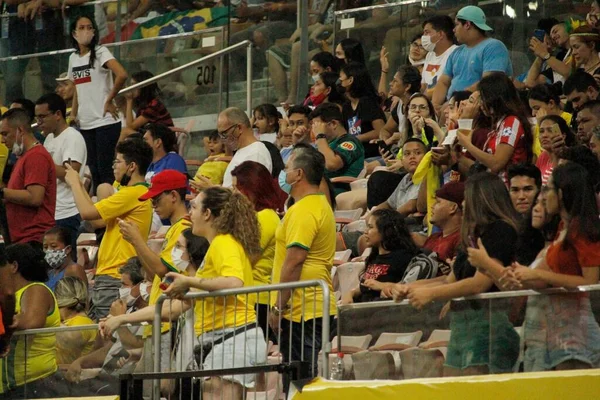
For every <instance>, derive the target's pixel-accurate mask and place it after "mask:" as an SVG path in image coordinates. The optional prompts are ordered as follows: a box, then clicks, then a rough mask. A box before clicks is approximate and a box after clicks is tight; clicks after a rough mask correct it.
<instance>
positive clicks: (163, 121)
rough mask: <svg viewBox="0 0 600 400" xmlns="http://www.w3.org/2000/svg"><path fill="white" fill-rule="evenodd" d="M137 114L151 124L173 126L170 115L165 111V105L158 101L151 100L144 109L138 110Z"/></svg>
mask: <svg viewBox="0 0 600 400" xmlns="http://www.w3.org/2000/svg"><path fill="white" fill-rule="evenodd" d="M138 114H139V115H141V116H143V117H146V118H148V120H150V122H151V123H153V124H159V125H165V126H173V119H172V118H171V114H170V113H169V111H167V108H166V107H165V105H164V104H163V103H162V102H161V101H160V100H158V99H153V100H152V101H151V102H150V103H149V104H148V105H147V106H146V107H144V108H142V109H140V110H139V112H138Z"/></svg>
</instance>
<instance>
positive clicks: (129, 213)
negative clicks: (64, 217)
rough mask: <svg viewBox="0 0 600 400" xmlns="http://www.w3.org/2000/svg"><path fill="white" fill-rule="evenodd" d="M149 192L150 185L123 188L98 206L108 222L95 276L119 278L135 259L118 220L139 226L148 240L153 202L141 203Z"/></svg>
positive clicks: (141, 184)
mask: <svg viewBox="0 0 600 400" xmlns="http://www.w3.org/2000/svg"><path fill="white" fill-rule="evenodd" d="M147 191H148V184H147V183H145V182H142V183H137V184H135V185H133V186H125V187H122V188H120V189H119V191H117V192H115V194H113V195H112V196H110V197H107V198H106V199H104V200H101V201H99V202H97V203H96V204H95V206H96V209H97V210H98V213H100V216H101V217H102V219H103V220H104V222H106V233H105V234H104V237H103V238H102V243H101V244H100V248H99V249H98V268H97V269H96V275H109V276H112V277H113V278H117V279H120V278H121V274H119V268H120V267H121V266H122V265H124V264H125V262H126V261H127V260H128V259H130V258H131V257H135V256H136V252H135V249H134V248H133V246H132V245H131V244H130V243H129V242H127V241H126V240H124V239H123V236H122V235H121V231H120V229H119V224H118V223H117V218H121V219H123V220H126V221H127V222H131V223H133V224H135V225H137V227H138V228H139V230H140V232H141V233H142V236H143V237H144V240H146V239H147V238H148V234H149V233H150V225H151V224H152V203H151V202H150V200H146V201H139V200H138V198H139V197H140V196H141V195H143V194H144V193H146V192H147Z"/></svg>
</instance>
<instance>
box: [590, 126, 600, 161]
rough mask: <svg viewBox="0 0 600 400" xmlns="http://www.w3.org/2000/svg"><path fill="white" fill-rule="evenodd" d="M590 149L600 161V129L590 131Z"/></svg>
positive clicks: (595, 128)
mask: <svg viewBox="0 0 600 400" xmlns="http://www.w3.org/2000/svg"><path fill="white" fill-rule="evenodd" d="M590 149H591V150H592V152H593V153H594V154H595V155H596V156H597V157H598V160H600V127H598V126H596V127H594V129H592V138H591V139H590Z"/></svg>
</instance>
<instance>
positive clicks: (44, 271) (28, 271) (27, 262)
mask: <svg viewBox="0 0 600 400" xmlns="http://www.w3.org/2000/svg"><path fill="white" fill-rule="evenodd" d="M6 261H7V262H8V263H14V262H15V261H16V263H17V271H18V272H19V274H21V276H22V277H23V279H25V280H27V281H29V282H46V281H47V280H48V269H49V268H50V266H49V265H48V263H47V262H46V260H44V253H42V252H41V251H39V250H36V249H34V248H33V247H31V246H30V245H28V244H23V243H15V244H11V245H10V246H7V247H6Z"/></svg>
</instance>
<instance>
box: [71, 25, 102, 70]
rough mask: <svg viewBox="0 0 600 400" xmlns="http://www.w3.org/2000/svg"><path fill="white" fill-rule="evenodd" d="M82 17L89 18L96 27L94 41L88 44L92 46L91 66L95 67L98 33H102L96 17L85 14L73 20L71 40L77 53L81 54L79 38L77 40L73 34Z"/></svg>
mask: <svg viewBox="0 0 600 400" xmlns="http://www.w3.org/2000/svg"><path fill="white" fill-rule="evenodd" d="M82 18H87V19H89V20H90V21H91V22H92V27H93V28H94V37H93V38H92V41H91V42H90V44H89V46H88V47H89V48H90V68H94V62H95V61H96V46H98V35H99V34H100V32H99V31H98V25H97V24H96V20H95V19H94V17H92V16H89V15H86V14H83V15H80V16H78V17H77V18H75V20H74V21H73V22H71V42H72V43H73V47H74V48H75V53H77V54H79V43H77V40H75V38H74V37H73V34H74V33H75V32H76V30H77V22H79V20H80V19H82Z"/></svg>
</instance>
